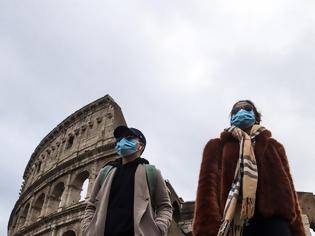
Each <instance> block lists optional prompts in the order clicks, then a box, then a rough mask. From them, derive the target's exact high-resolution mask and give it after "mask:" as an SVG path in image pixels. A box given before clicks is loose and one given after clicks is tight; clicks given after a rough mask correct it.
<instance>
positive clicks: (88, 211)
mask: <svg viewBox="0 0 315 236" xmlns="http://www.w3.org/2000/svg"><path fill="white" fill-rule="evenodd" d="M99 177H100V174H98V176H97V177H96V179H95V182H94V184H93V187H92V192H91V196H90V197H89V198H88V199H87V201H86V203H87V205H86V208H85V212H84V215H83V219H82V221H81V230H82V233H83V236H84V235H86V230H87V228H88V227H89V225H90V223H91V221H92V219H93V217H94V215H95V212H96V203H97V199H96V195H97V193H98V192H99V190H100V183H99V181H100V180H99Z"/></svg>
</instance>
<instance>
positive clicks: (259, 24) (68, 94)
mask: <svg viewBox="0 0 315 236" xmlns="http://www.w3.org/2000/svg"><path fill="white" fill-rule="evenodd" d="M314 8H315V4H314V3H311V2H309V3H307V2H304V3H303V4H299V5H298V6H297V5H296V3H295V2H294V1H278V2H274V1H270V0H267V1H264V2H258V1H247V0H243V1H238V2H237V3H236V2H235V1H230V0H227V1H213V2H209V1H199V2H194V3H192V2H191V1H173V2H172V3H170V2H166V1H160V2H157V1H133V2H128V1H126V2H117V1H93V2H91V1H89V2H86V1H74V0H69V1H40V2H39V1H31V0H29V1H24V2H21V1H14V0H13V1H0V17H1V19H0V50H1V52H2V53H1V54H0V77H1V82H2V83H1V84H2V86H1V87H0V94H1V100H0V108H1V111H2V112H1V116H0V121H1V122H0V124H1V125H0V127H1V131H2V132H1V133H0V141H1V143H2V145H3V147H4V148H2V150H1V156H2V157H3V158H2V165H1V166H0V173H1V178H0V187H1V189H5V190H6V191H5V193H4V194H2V195H1V197H0V209H1V212H2V214H1V216H0V223H1V225H0V233H2V232H5V230H6V222H7V220H8V217H9V214H10V211H11V209H12V208H13V205H14V203H15V201H16V200H17V197H18V191H19V188H20V184H21V182H22V174H23V171H24V168H25V166H26V163H27V161H28V159H29V158H30V155H31V153H32V152H33V150H34V149H35V147H36V146H37V145H38V144H39V142H40V140H41V139H42V138H43V137H44V136H45V135H46V134H47V133H48V132H49V131H50V130H51V129H53V128H54V127H55V126H56V125H57V124H58V123H59V122H61V121H62V120H63V119H64V118H65V117H66V116H68V115H69V114H71V113H72V112H74V111H75V110H77V109H79V108H80V107H82V106H84V105H85V104H87V103H89V102H91V101H93V100H95V99H97V98H99V97H101V96H103V95H105V94H110V95H111V96H112V97H113V98H114V99H115V100H116V102H117V103H118V104H120V106H121V107H122V109H123V112H124V114H125V118H126V120H127V122H128V123H129V124H130V125H132V126H136V127H139V128H141V129H142V130H143V131H144V133H145V134H146V136H147V139H148V147H147V150H146V152H145V153H144V154H145V157H147V158H148V159H149V160H151V161H152V162H153V163H154V164H156V165H157V166H158V167H159V168H160V169H161V170H162V173H163V175H164V177H165V178H167V179H170V181H171V183H172V184H173V186H174V187H175V189H176V190H177V192H178V194H179V195H180V196H182V197H183V198H184V199H185V200H193V199H194V197H195V191H196V186H197V177H198V174H199V173H198V172H199V166H200V161H201V153H202V149H203V146H204V145H205V143H206V142H207V141H208V139H210V138H213V137H217V136H218V135H219V133H220V132H221V131H222V130H223V128H225V127H227V126H228V125H229V123H228V113H229V110H230V108H231V106H232V104H233V103H234V102H235V101H236V100H238V99H241V98H250V99H252V100H253V101H254V102H255V103H256V104H257V106H258V108H259V109H260V110H261V111H262V113H263V124H264V125H265V126H266V127H267V128H270V129H271V130H272V132H273V135H274V137H276V138H277V139H278V140H279V141H280V142H282V143H283V144H284V145H285V147H286V150H287V154H288V157H289V160H290V164H291V171H292V173H293V176H294V180H295V184H296V188H297V189H298V190H301V191H313V192H314V191H315V190H314V182H313V180H314V179H315V175H314V171H313V170H312V169H313V168H312V166H313V165H314V164H315V152H314V150H313V149H312V140H313V137H312V134H314V133H315V132H314V131H315V130H314V127H315V124H314V119H313V117H314V115H315V109H314V108H313V106H312V101H314V99H315V97H314V93H313V90H314V87H315V86H314V81H313V78H312V77H313V76H314V74H315V73H314V72H315V71H314V66H313V65H314V62H315V61H314V60H315V59H314V55H315V53H314V52H315V51H314V50H315V47H314V40H315V31H314V27H313V26H314V23H315V22H314V21H315V16H314V14H313V12H314V10H315V9H314ZM305 163H307V165H305ZM8 180H9V181H8Z"/></svg>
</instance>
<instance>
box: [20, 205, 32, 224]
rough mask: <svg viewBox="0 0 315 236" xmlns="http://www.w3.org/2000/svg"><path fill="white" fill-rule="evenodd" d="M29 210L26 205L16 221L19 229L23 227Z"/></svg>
mask: <svg viewBox="0 0 315 236" xmlns="http://www.w3.org/2000/svg"><path fill="white" fill-rule="evenodd" d="M29 208H30V204H29V203H27V204H26V205H25V207H24V208H23V210H22V211H21V213H20V215H19V220H18V225H19V227H22V226H23V225H25V223H26V218H27V214H28V211H29Z"/></svg>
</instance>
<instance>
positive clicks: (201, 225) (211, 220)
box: [193, 139, 222, 236]
mask: <svg viewBox="0 0 315 236" xmlns="http://www.w3.org/2000/svg"><path fill="white" fill-rule="evenodd" d="M220 146H221V144H220V140H219V139H212V140H210V141H209V142H208V143H207V145H206V147H205V149H204V151H203V158H202V162H201V168H200V174H199V181H198V189H197V198H196V202H195V212H194V219H193V235H194V236H216V235H217V233H218V230H219V227H220V222H221V218H222V216H221V214H220V207H219V168H218V159H219V157H220V155H221V148H220Z"/></svg>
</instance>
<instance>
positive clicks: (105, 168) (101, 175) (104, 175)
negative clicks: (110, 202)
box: [99, 165, 113, 188]
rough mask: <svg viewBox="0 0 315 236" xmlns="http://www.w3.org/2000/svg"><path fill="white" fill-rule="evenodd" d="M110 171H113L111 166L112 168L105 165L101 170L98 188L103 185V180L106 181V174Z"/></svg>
mask: <svg viewBox="0 0 315 236" xmlns="http://www.w3.org/2000/svg"><path fill="white" fill-rule="evenodd" d="M112 169H113V166H112V165H106V166H104V167H103V168H102V169H101V171H100V177H99V179H100V181H99V183H100V188H101V187H102V185H103V183H104V181H105V179H106V177H107V175H108V173H109V172H110V171H111V170H112Z"/></svg>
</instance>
